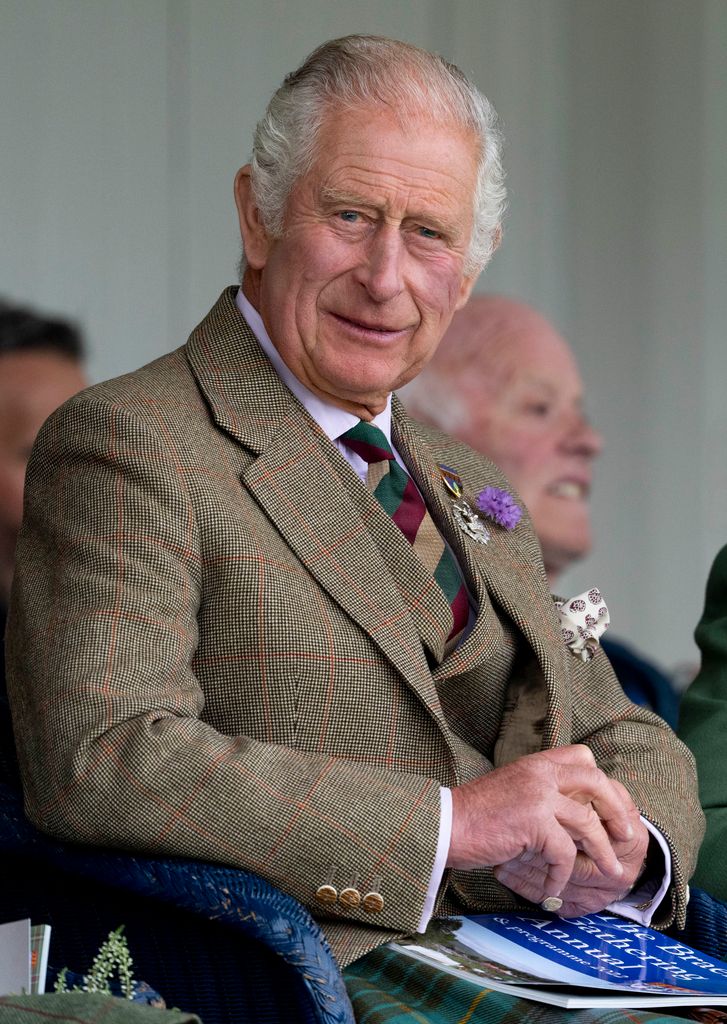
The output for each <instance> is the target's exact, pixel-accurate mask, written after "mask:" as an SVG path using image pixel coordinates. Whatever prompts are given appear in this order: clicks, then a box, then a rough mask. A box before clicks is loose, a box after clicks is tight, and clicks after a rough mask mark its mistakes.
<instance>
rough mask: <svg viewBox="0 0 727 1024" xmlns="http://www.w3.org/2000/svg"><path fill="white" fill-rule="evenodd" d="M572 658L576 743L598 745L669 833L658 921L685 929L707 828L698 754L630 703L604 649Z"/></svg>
mask: <svg viewBox="0 0 727 1024" xmlns="http://www.w3.org/2000/svg"><path fill="white" fill-rule="evenodd" d="M570 660H571V662H572V672H573V690H574V695H573V742H574V743H586V744H587V745H588V746H589V747H590V748H591V750H592V751H593V754H594V756H595V758H596V762H597V764H598V765H599V767H600V768H601V769H602V770H603V771H604V772H605V773H606V774H607V775H608V776H610V777H611V778H615V779H618V780H619V781H620V782H621V783H623V785H624V786H625V787H626V789H627V790H628V791H629V792H630V793H631V796H632V799H633V800H634V803H635V804H636V806H637V807H638V808H639V809H640V811H641V813H642V814H643V816H644V817H645V818H647V819H648V820H649V821H650V822H651V823H652V824H653V825H655V826H656V827H657V828H658V829H659V831H660V832H661V833H662V835H663V836H664V837H665V839H666V841H667V843H668V845H669V849H670V851H671V856H672V885H671V890H670V893H669V895H668V897H666V898H665V899H664V900H663V901H662V903H661V905H660V906H659V908H658V909H657V911H656V914H655V917H654V919H653V921H652V924H653V926H654V927H667V926H668V925H670V924H671V923H672V921H674V920H676V922H677V925H678V926H679V927H683V923H684V917H685V913H686V904H687V900H688V889H687V882H688V881H689V878H690V877H691V875H692V873H693V871H694V865H695V863H696V857H697V851H698V849H699V843H700V840H701V837H702V834H703V832H704V816H703V814H702V810H701V807H700V805H699V799H698V792H697V780H696V771H695V766H694V758H693V757H692V755H691V753H690V752H689V750H688V749H687V748H686V747H685V746H684V744H683V743H681V742H680V741H679V740H678V739H677V738H676V736H675V735H674V733H673V732H672V730H671V728H670V727H669V726H668V725H667V724H666V723H665V722H664V721H663V720H662V719H660V718H659V717H658V716H657V715H656V714H654V712H652V711H650V710H648V709H646V708H644V707H640V706H637V705H635V704H632V703H631V702H630V701H629V699H628V698H627V697H626V696H625V694H624V693H623V690H622V689H621V687H620V685H619V683H618V681H617V679H616V676H615V674H614V673H613V670H612V668H611V665H610V663H609V661H608V658H607V657H606V655H605V654H604V652H603V651H601V650H599V651H597V653H596V655H595V657H594V658H593V659H592V660H591V661H590V662H588V663H584V662H582V661H580V659H578V658H576V657H572V658H571V659H570Z"/></svg>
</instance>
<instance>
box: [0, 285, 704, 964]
mask: <svg viewBox="0 0 727 1024" xmlns="http://www.w3.org/2000/svg"><path fill="white" fill-rule="evenodd" d="M234 296H235V289H234V288H232V289H228V290H226V291H225V292H224V293H223V295H222V297H221V298H220V299H219V300H218V302H217V304H216V305H215V307H214V308H213V309H212V311H211V312H210V313H209V315H208V316H207V317H206V319H205V320H204V321H203V322H202V323H201V325H200V326H199V327H198V328H197V329H196V330H195V331H194V332H193V334H192V335H191V337H190V339H189V341H188V343H187V344H186V345H185V346H183V347H182V348H180V349H178V350H177V351H175V352H172V353H171V354H169V355H167V356H164V357H162V358H161V359H158V360H156V361H155V362H153V363H151V364H150V365H149V366H146V367H144V368H142V369H140V370H138V371H137V372H135V373H132V374H129V375H127V376H125V377H121V378H119V379H117V380H114V381H110V382H107V383H104V384H100V385H97V386H95V387H92V388H90V389H89V390H87V391H85V392H83V393H82V394H81V395H79V396H77V397H76V398H74V399H72V400H71V401H70V402H69V403H67V404H66V405H65V406H64V407H63V408H62V409H61V410H60V411H59V412H57V413H56V414H55V415H54V416H53V417H52V418H51V419H50V420H49V421H48V423H47V424H46V426H45V427H44V429H43V431H42V434H41V437H40V438H39V440H38V443H37V445H36V449H35V451H34V454H33V457H32V459H31V466H30V469H29V477H28V488H27V505H26V515H25V523H24V527H23V532H22V538H21V541H20V546H19V551H18V571H17V576H16V581H15V587H14V594H13V599H12V602H11V609H10V626H9V632H8V665H9V686H10V690H11V698H12V702H13V705H14V719H15V730H16V736H17V740H18V748H19V756H20V759H21V768H22V772H23V777H24V785H25V793H26V808H27V813H28V814H29V816H30V818H31V819H32V820H33V821H34V822H35V823H36V824H37V825H38V826H39V827H40V828H42V829H44V830H46V831H47V832H50V833H52V834H54V835H57V836H60V837H62V838H65V839H71V840H78V841H83V842H88V843H96V844H103V845H111V846H118V847H125V848H133V849H140V850H146V851H152V852H154V853H167V854H177V855H183V856H189V857H195V858H203V859H209V860H215V861H223V862H226V863H229V864H232V865H239V866H242V867H244V868H246V869H248V870H252V871H254V872H257V873H259V874H261V875H263V876H265V877H266V878H268V879H270V880H271V881H272V882H273V883H274V884H276V885H278V886H280V887H281V888H282V889H284V890H286V891H288V892H290V893H292V894H293V895H294V896H295V897H297V898H298V899H299V900H301V901H302V902H303V903H305V904H307V905H308V906H309V907H310V908H311V909H312V911H313V912H314V913H315V914H316V916H318V917H319V918H321V919H322V923H323V926H324V928H325V929H326V931H327V934H328V936H329V939H330V941H331V945H332V948H333V950H334V953H335V954H336V956H337V958H338V960H339V963H341V964H342V965H345V964H347V963H349V962H350V961H352V960H354V959H356V958H357V957H358V956H360V955H362V954H363V953H364V952H366V951H367V950H369V949H371V948H373V947H374V946H376V945H377V944H379V943H381V942H384V941H387V940H388V939H389V938H391V937H392V936H393V935H394V934H401V933H402V932H407V931H409V932H411V931H413V930H415V928H416V926H417V923H418V921H419V919H420V915H421V913H422V908H423V905H424V899H425V894H426V890H427V885H428V881H429V878H430V875H431V870H432V866H433V862H434V857H435V851H436V844H437V836H438V824H439V799H440V798H439V788H440V785H446V786H452V785H456V784H457V783H459V782H462V781H466V780H467V779H469V778H472V777H473V776H474V775H476V774H478V773H481V772H485V771H489V770H491V768H492V767H493V765H497V764H500V763H503V762H505V761H507V760H510V759H512V758H514V757H517V756H518V755H519V754H523V753H528V752H531V751H533V750H536V749H540V748H543V747H552V746H556V745H561V744H566V743H571V742H582V743H587V744H588V745H589V746H590V747H591V748H592V750H593V752H594V754H595V757H596V760H597V761H598V763H599V764H600V765H601V767H603V769H604V770H605V771H606V772H607V773H609V774H610V775H613V776H615V777H617V778H619V779H620V780H621V781H622V782H623V783H624V785H626V787H627V788H628V789H629V790H630V791H631V793H632V794H633V796H634V798H635V801H636V803H637V805H638V806H639V807H640V808H641V809H642V811H643V813H644V814H645V815H646V816H647V817H649V819H650V820H652V821H653V822H654V823H655V824H656V825H657V826H658V827H659V828H660V829H661V831H662V832H663V833H664V834H665V835H666V836H667V838H668V841H669V843H670V845H671V847H672V851H673V860H674V878H673V886H672V893H671V898H670V899H667V900H666V901H665V905H664V904H663V905H662V906H663V909H662V911H661V914H660V919H659V920H660V921H662V922H663V923H666V922H667V921H669V920H671V918H672V917H673V916H674V914H675V913H676V915H677V916H678V917H679V919H681V918H682V916H683V911H684V904H685V884H686V880H687V878H688V876H689V874H690V873H691V871H692V869H693V865H694V859H695V855H696V848H697V845H698V840H699V836H700V830H701V812H700V809H699V804H698V801H697V795H696V783H695V777H694V771H693V765H692V761H691V757H690V755H689V754H688V753H687V752H686V751H685V749H684V748H683V747H682V746H681V745H680V744H679V742H678V741H677V740H676V739H675V737H674V735H673V734H672V732H671V731H670V730H669V729H668V728H667V727H666V726H665V725H664V724H663V723H662V722H661V721H660V719H658V718H656V716H654V715H653V714H651V713H650V712H648V711H646V710H644V709H642V708H636V707H634V706H633V705H631V704H630V703H629V702H628V701H627V699H626V698H625V697H624V695H623V693H622V692H621V690H620V688H619V687H618V684H617V683H616V681H615V677H614V676H613V673H612V671H611V669H610V666H609V663H608V660H607V659H606V657H605V656H604V655H603V654H602V653H600V652H599V654H598V655H597V656H596V657H595V658H594V659H593V661H592V662H591V663H590V664H588V665H585V664H583V663H582V662H580V661H579V660H578V659H576V658H575V657H574V656H573V655H571V654H570V653H569V652H568V651H567V650H566V648H565V647H564V645H563V642H562V639H561V636H560V631H559V627H558V621H557V617H556V613H555V610H554V608H553V604H552V599H551V596H550V594H549V591H548V587H547V583H546V579H545V575H544V572H543V569H542V565H541V562H540V553H539V548H538V545H537V542H536V540H535V537H534V535H533V533H532V530H531V527H530V525H529V523H528V522H527V519H526V517H523V520H522V521H521V523H520V524H519V525H518V526H517V528H516V529H514V530H512V531H506V530H503V529H499V528H498V527H496V526H493V527H492V531H491V532H492V538H491V540H490V542H489V543H488V544H487V545H481V544H476V543H473V542H472V541H471V540H470V539H469V538H468V537H466V536H465V534H464V533H462V532H461V531H460V530H459V529H457V527H456V525H455V523H454V520H453V514H452V503H451V499H450V497H449V496H448V494H447V493H446V491H445V488H444V487H443V485H442V482H441V479H440V475H439V471H438V469H437V463H438V462H440V461H441V462H445V463H446V464H447V465H449V466H453V467H454V468H455V469H457V470H458V472H459V473H460V475H461V476H462V479H463V481H464V484H465V491H466V494H467V495H468V496H469V500H470V501H471V502H474V495H476V494H477V492H478V491H479V490H480V489H481V488H483V487H485V486H487V485H488V484H494V485H496V486H501V487H502V486H508V485H507V483H506V481H505V480H504V479H503V477H502V476H501V474H500V473H499V472H498V471H497V470H496V469H495V467H494V466H492V465H491V464H490V463H489V462H487V460H485V459H483V458H482V457H480V456H479V455H476V454H475V453H474V452H472V451H471V450H470V449H468V448H467V447H465V446H464V445H461V444H459V443H456V442H454V441H452V440H451V439H449V438H447V437H445V436H444V435H441V434H439V433H433V432H425V431H424V429H423V428H422V427H421V426H420V425H418V424H416V423H414V422H413V421H411V420H410V419H409V418H408V417H407V416H406V414H405V412H404V410H403V409H402V407H401V406H400V404H399V403H398V402H397V401H396V400H395V401H394V442H395V444H396V446H397V448H398V449H399V451H400V452H401V454H402V457H403V458H404V459H405V461H406V463H407V465H408V466H409V468H410V471H411V472H412V474H413V476H414V478H415V479H416V482H417V484H418V485H419V487H420V489H421V491H422V494H423V495H424V498H425V500H426V502H427V505H428V507H429V509H430V511H431V513H432V516H433V518H434V520H435V522H436V523H437V524H438V526H439V528H440V529H441V531H442V533H443V535H444V536H445V537H446V539H447V540H448V541H449V543H450V544H451V546H452V548H453V550H454V552H455V554H456V556H457V558H458V559H459V561H460V564H461V566H462V569H463V572H464V574H465V576H466V578H467V582H468V584H469V587H470V590H471V592H472V593H473V594H474V596H475V597H476V599H477V601H478V603H479V608H480V612H479V615H478V620H477V623H476V625H475V628H474V630H473V632H472V633H471V634H470V635H469V637H468V638H467V640H466V641H465V642H464V643H463V644H462V645H461V646H460V647H459V648H458V649H457V650H456V651H455V652H453V653H452V654H450V655H448V656H447V658H446V659H445V660H444V661H443V662H442V663H441V664H437V652H438V651H439V650H440V649H441V644H442V642H443V635H442V625H441V623H440V618H441V602H442V601H443V598H442V597H441V595H440V596H439V597H438V596H437V595H436V594H435V593H434V591H433V590H432V580H431V577H430V576H428V574H427V573H426V571H425V570H424V569H423V567H422V566H421V565H420V564H419V563H418V562H417V560H416V558H415V557H414V556H413V554H412V551H411V547H410V545H409V544H408V542H407V541H406V540H405V538H404V537H403V535H402V534H401V533H400V532H399V531H398V529H397V528H396V527H395V526H394V524H393V523H392V521H391V520H390V519H389V518H388V517H387V516H386V514H385V513H384V512H383V510H382V509H381V507H380V506H379V504H378V502H377V501H376V500H375V498H373V496H372V495H371V494H370V493H369V491H368V490H367V489H366V487H365V486H364V485H363V484H362V483H361V482H360V480H359V479H358V477H357V476H356V474H355V473H354V472H353V471H352V470H351V468H350V467H349V465H348V463H347V462H346V461H345V459H343V458H342V457H341V455H340V453H339V452H338V451H337V450H336V448H335V446H334V445H332V444H331V442H330V441H329V440H328V439H327V438H326V437H325V436H324V435H323V434H322V433H321V431H320V430H319V428H318V427H317V425H316V424H315V423H314V422H313V421H312V420H311V419H310V418H309V416H308V414H307V413H306V412H305V410H304V409H303V408H302V407H301V406H300V404H299V403H298V402H297V400H296V399H295V398H294V397H293V396H292V395H291V393H290V392H289V391H288V389H287V388H286V387H285V386H284V385H283V384H282V383H281V381H280V380H279V378H278V377H277V375H276V373H275V372H274V370H273V369H272V367H271V366H270V364H269V362H268V360H267V359H266V357H265V356H264V354H263V353H262V352H261V350H260V348H259V346H258V345H257V343H256V342H255V340H254V338H253V337H252V336H251V334H250V332H249V330H248V328H247V325H246V324H245V322H244V321H243V320H242V318H241V316H240V314H239V312H238V310H237V308H236V306H235V302H234ZM438 602H439V603H438ZM431 666H434V669H432V667H431ZM329 876H330V878H331V880H332V881H333V884H334V885H335V886H336V888H337V889H338V890H339V891H340V890H341V889H342V888H344V887H345V886H348V885H354V886H357V887H358V888H359V890H360V891H361V892H362V893H364V892H366V891H367V890H368V889H369V888H374V889H376V890H377V891H379V892H380V893H381V894H382V896H383V898H384V906H383V909H382V910H381V911H380V912H379V913H377V914H375V915H374V914H372V913H367V912H365V911H364V910H363V909H362V908H361V907H359V908H358V909H355V908H354V909H350V908H347V907H344V906H341V905H340V903H337V904H335V905H334V906H333V907H331V908H323V907H321V906H320V905H319V904H317V903H316V900H315V893H316V890H317V888H318V887H319V886H320V885H321V884H322V883H323V882H325V881H326V880H327V879H328V878H329ZM516 905H517V904H516V902H515V899H514V897H513V895H512V894H511V893H509V892H508V891H507V890H505V889H503V888H502V887H501V886H500V885H499V884H498V883H497V882H496V881H495V880H494V878H493V877H492V874H491V873H490V872H488V871H476V872H470V873H464V872H447V873H446V874H445V879H444V881H443V884H442V889H441V893H440V899H439V909H440V910H442V909H443V910H451V909H455V908H457V909H460V910H461V909H463V908H464V909H467V910H470V911H476V910H480V911H484V910H495V909H505V908H507V907H514V906H516Z"/></svg>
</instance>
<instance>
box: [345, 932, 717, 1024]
mask: <svg viewBox="0 0 727 1024" xmlns="http://www.w3.org/2000/svg"><path fill="white" fill-rule="evenodd" d="M343 977H344V981H345V982H346V988H347V989H348V994H349V997H350V999H351V1003H352V1005H353V1009H354V1014H355V1017H356V1020H357V1021H358V1022H359V1024H511V1022H515V1021H517V1022H518V1024H623V1022H624V1021H628V1022H629V1024H642V1022H643V1024H670V1022H675V1021H682V1022H683V1021H684V1019H685V1018H686V1019H687V1020H699V1021H703V1022H705V1024H712V1022H714V1024H716V1022H718V1021H720V1022H721V1021H726V1020H727V1014H725V1013H724V1012H723V1011H721V1010H716V1009H707V1008H704V1009H703V1008H702V1007H684V1006H682V1007H678V1006H675V1007H668V1008H666V1009H664V1010H656V1011H649V1010H635V1009H624V1008H618V1009H606V1010H604V1009H592V1010H564V1009H561V1008H560V1007H555V1006H548V1005H546V1004H545V1003H535V1002H531V1001H530V1000H527V999H518V998H515V997H513V996H508V995H506V994H505V993H502V992H495V991H493V990H492V989H486V988H480V987H479V986H477V985H474V984H472V982H468V981H466V980H465V979H464V978H455V977H453V976H452V975H451V974H447V973H446V972H445V971H440V970H438V969H437V968H436V967H430V966H429V965H428V964H424V963H422V962H421V961H419V960H414V959H412V958H411V957H408V956H406V955H405V954H403V953H398V952H396V951H395V950H392V949H389V948H387V947H385V946H382V947H380V948H379V949H375V950H374V951H373V952H372V953H369V954H368V955H367V956H365V957H363V958H362V959H361V960H357V961H356V962H355V963H353V964H351V965H350V966H349V967H347V968H346V969H345V970H344V972H343Z"/></svg>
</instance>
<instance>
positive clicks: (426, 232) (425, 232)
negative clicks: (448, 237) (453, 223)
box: [419, 227, 440, 238]
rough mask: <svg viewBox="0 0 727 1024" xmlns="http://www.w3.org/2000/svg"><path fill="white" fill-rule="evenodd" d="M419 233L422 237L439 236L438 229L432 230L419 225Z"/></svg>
mask: <svg viewBox="0 0 727 1024" xmlns="http://www.w3.org/2000/svg"><path fill="white" fill-rule="evenodd" d="M419 234H420V235H421V236H422V238H439V237H440V235H439V232H438V231H434V229H433V228H424V227H420V228H419Z"/></svg>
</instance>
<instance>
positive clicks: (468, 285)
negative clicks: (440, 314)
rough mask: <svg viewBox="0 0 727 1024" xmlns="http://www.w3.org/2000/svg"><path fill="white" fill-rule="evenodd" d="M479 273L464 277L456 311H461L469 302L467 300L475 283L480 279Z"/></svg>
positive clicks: (460, 286) (460, 284)
mask: <svg viewBox="0 0 727 1024" xmlns="http://www.w3.org/2000/svg"><path fill="white" fill-rule="evenodd" d="M479 276H480V275H479V273H477V274H470V276H469V277H463V278H462V280H461V281H460V283H459V295H458V296H457V302H456V304H455V307H454V308H455V310H458V309H461V308H462V306H464V304H465V303H466V302H467V299H468V298H469V297H470V295H471V293H472V289H473V288H474V284H475V281H476V280H477V278H478V277H479Z"/></svg>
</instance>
